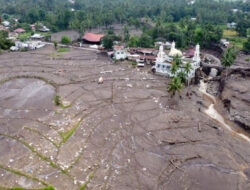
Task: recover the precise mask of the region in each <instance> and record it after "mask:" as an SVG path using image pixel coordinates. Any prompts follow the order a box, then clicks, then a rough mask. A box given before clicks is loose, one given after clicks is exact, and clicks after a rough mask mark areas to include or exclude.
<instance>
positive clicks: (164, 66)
mask: <svg viewBox="0 0 250 190" xmlns="http://www.w3.org/2000/svg"><path fill="white" fill-rule="evenodd" d="M175 56H179V57H180V58H181V60H182V63H183V65H182V66H181V67H180V68H179V69H178V71H177V73H176V74H175V75H177V74H178V73H179V72H181V71H183V70H184V69H183V67H184V65H185V64H187V63H190V64H191V66H192V69H191V71H190V73H189V74H188V76H187V77H188V80H190V79H192V78H194V77H195V71H196V69H198V68H199V67H200V61H201V60H200V46H199V45H196V48H195V53H194V57H193V58H191V59H190V58H187V57H185V56H183V54H182V52H181V51H180V50H178V49H176V48H175V42H173V43H172V46H171V49H170V52H169V54H168V55H167V54H166V53H165V52H164V51H163V46H160V48H159V53H158V55H157V58H156V62H155V66H153V67H152V71H153V72H155V73H156V74H160V75H164V76H167V77H174V76H175V75H173V74H172V73H171V68H172V64H173V58H174V57H175Z"/></svg>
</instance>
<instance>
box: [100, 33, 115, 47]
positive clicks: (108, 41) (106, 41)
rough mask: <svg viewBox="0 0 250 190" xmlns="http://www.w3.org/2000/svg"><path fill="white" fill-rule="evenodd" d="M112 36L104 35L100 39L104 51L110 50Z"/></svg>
mask: <svg viewBox="0 0 250 190" xmlns="http://www.w3.org/2000/svg"><path fill="white" fill-rule="evenodd" d="M113 41H114V39H113V35H106V36H104V37H103V38H102V44H103V47H104V48H105V49H112V47H113Z"/></svg>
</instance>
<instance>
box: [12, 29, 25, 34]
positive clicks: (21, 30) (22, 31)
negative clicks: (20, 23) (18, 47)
mask: <svg viewBox="0 0 250 190" xmlns="http://www.w3.org/2000/svg"><path fill="white" fill-rule="evenodd" d="M14 32H15V33H18V34H21V33H25V32H26V30H24V29H23V28H17V29H16V30H14Z"/></svg>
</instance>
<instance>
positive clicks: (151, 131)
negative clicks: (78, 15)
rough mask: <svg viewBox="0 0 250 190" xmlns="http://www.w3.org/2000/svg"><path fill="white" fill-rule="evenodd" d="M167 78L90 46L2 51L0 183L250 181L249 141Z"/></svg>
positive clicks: (243, 189) (228, 189) (196, 186)
mask: <svg viewBox="0 0 250 190" xmlns="http://www.w3.org/2000/svg"><path fill="white" fill-rule="evenodd" d="M100 76H102V77H103V78H104V83H103V84H99V85H98V83H97V81H98V78H99V77H100ZM168 82H169V81H168V79H166V78H162V77H158V76H154V75H151V74H150V73H147V72H145V70H143V71H140V70H138V69H136V68H133V67H132V66H131V65H128V64H125V63H119V64H113V63H112V62H111V61H110V60H109V59H108V58H107V57H105V56H104V55H102V54H99V53H95V52H92V51H87V50H80V49H71V51H70V52H67V53H57V52H56V51H55V50H54V49H53V48H52V46H47V47H45V48H44V49H41V50H38V51H31V52H15V53H5V54H2V55H0V189H8V188H11V187H22V188H24V189H41V188H44V187H46V186H48V185H52V186H53V187H55V188H56V189H58V190H69V189H70V190H80V189H82V190H83V189H92V190H98V189H102V190H104V189H112V190H137V189H138V190H166V189H168V190H181V189H183V190H224V189H225V190H236V189H239V190H247V189H250V146H249V142H247V141H245V140H244V139H241V138H240V137H238V136H234V135H232V133H231V132H230V131H228V130H227V129H226V128H224V127H223V126H221V125H220V124H219V123H217V122H215V121H213V120H212V119H210V118H209V117H208V116H207V115H206V114H205V113H203V112H202V110H203V109H205V108H203V107H201V109H199V107H200V106H201V105H200V104H198V103H200V102H199V101H203V97H202V94H201V93H200V92H199V90H198V88H199V87H198V86H190V87H188V88H187V89H185V90H184V91H183V92H182V98H178V99H176V100H175V101H173V99H171V98H170V96H169V94H168V93H167V89H166V88H167V84H168ZM187 90H188V91H189V92H191V94H192V96H191V97H187V96H186V92H187ZM56 95H58V96H60V97H61V102H62V104H61V105H60V106H56V105H55V103H54V97H55V96H56ZM176 102H178V104H176ZM197 102H198V103H197ZM203 102H204V105H205V106H206V102H205V101H203ZM199 110H200V111H199Z"/></svg>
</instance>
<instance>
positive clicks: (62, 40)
mask: <svg viewBox="0 0 250 190" xmlns="http://www.w3.org/2000/svg"><path fill="white" fill-rule="evenodd" d="M61 42H62V43H63V44H70V43H71V39H70V38H69V37H68V36H63V37H62V39H61Z"/></svg>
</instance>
